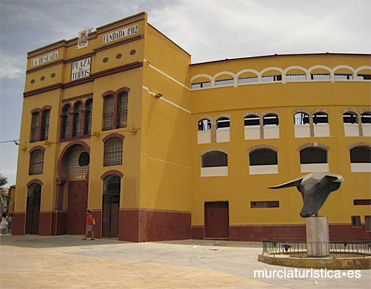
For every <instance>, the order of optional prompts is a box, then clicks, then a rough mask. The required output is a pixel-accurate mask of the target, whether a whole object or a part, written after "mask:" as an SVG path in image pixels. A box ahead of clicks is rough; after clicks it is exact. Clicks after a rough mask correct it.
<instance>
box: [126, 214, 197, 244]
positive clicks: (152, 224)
mask: <svg viewBox="0 0 371 289" xmlns="http://www.w3.org/2000/svg"><path fill="white" fill-rule="evenodd" d="M190 238H191V213H190V212H183V211H165V210H152V209H144V208H133V209H121V210H120V236H119V239H120V240H122V241H132V242H148V241H165V240H182V239H190Z"/></svg>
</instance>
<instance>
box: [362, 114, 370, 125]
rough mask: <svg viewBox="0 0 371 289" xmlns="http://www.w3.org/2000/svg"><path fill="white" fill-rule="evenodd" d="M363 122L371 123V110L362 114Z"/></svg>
mask: <svg viewBox="0 0 371 289" xmlns="http://www.w3.org/2000/svg"><path fill="white" fill-rule="evenodd" d="M361 122H362V123H371V112H364V113H362V114H361Z"/></svg>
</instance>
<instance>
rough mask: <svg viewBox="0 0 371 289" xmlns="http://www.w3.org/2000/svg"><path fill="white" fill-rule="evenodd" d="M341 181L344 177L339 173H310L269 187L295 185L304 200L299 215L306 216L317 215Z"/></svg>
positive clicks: (280, 187) (279, 187)
mask: <svg viewBox="0 0 371 289" xmlns="http://www.w3.org/2000/svg"><path fill="white" fill-rule="evenodd" d="M342 181H344V179H343V177H342V176H341V175H337V174H331V173H311V174H309V175H306V176H303V177H301V178H298V179H295V180H292V181H289V182H287V183H284V184H281V185H278V186H274V187H270V189H282V188H287V187H296V188H297V189H298V191H299V192H300V193H301V195H302V197H303V201H304V205H303V208H302V210H301V212H300V216H301V217H302V218H308V217H310V216H312V215H313V214H315V215H316V216H318V211H319V209H321V208H322V206H323V204H324V203H325V201H326V199H327V197H328V196H329V195H330V193H331V192H333V191H336V190H337V189H338V188H339V187H340V184H341V182H342Z"/></svg>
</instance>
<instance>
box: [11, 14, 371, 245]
mask: <svg viewBox="0 0 371 289" xmlns="http://www.w3.org/2000/svg"><path fill="white" fill-rule="evenodd" d="M370 56H371V55H369V54H339V53H318V54H291V55H267V56H259V57H246V58H239V59H225V60H216V61H211V62H206V63H191V56H190V55H189V54H188V53H187V52H186V51H184V50H183V49H182V48H181V47H179V46H178V45H177V44H175V43H174V42H172V41H171V40H170V39H169V38H167V37H166V36H165V35H163V34H162V33H161V32H159V31H158V30H156V29H155V28H154V27H153V26H152V25H150V24H149V23H148V22H147V14H146V13H140V14H137V15H133V16H130V17H127V18H125V19H122V20H119V21H116V22H113V23H110V24H107V25H105V26H102V27H98V28H97V29H96V30H95V31H83V32H81V33H80V35H79V37H78V38H75V39H71V40H61V41H59V42H56V43H52V44H50V45H47V46H44V47H41V48H39V49H36V50H34V51H31V52H29V53H28V60H27V71H26V84H25V91H24V95H23V96H24V101H23V114H22V123H21V134H20V141H19V155H18V171H17V183H16V199H15V210H14V223H13V234H17V235H22V234H38V235H42V236H50V235H61V234H84V230H85V212H86V209H90V210H91V211H92V213H93V215H94V217H95V219H96V221H97V223H96V225H95V226H94V230H95V234H96V236H98V237H103V238H105V237H108V238H118V239H119V240H126V241H135V242H143V241H153V240H171V239H189V238H194V239H207V238H210V239H229V240H248V241H260V240H262V239H272V238H276V239H277V238H305V220H304V219H302V218H301V217H300V216H299V213H300V210H301V207H302V199H301V195H300V193H299V192H298V191H297V190H296V188H287V189H285V190H278V191H277V190H269V189H268V187H269V186H274V185H278V184H281V183H284V182H286V181H289V180H291V179H295V178H298V177H301V176H304V175H306V174H309V173H311V172H332V173H337V174H341V175H342V176H343V177H344V182H343V183H342V185H341V187H340V189H339V190H338V191H335V192H333V193H332V194H331V195H330V196H329V198H328V200H327V202H326V203H325V205H324V206H323V208H322V209H321V210H320V215H323V216H328V219H329V223H330V238H331V239H333V240H334V239H362V238H368V237H369V233H368V231H369V230H370V219H371V212H370V208H371V207H370V205H371V196H370V192H371V184H370V172H371V164H370V155H371V154H370V151H371V144H370V137H371V109H370V99H371V98H370V91H371V57H370Z"/></svg>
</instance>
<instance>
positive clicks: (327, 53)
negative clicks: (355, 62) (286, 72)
mask: <svg viewBox="0 0 371 289" xmlns="http://www.w3.org/2000/svg"><path fill="white" fill-rule="evenodd" d="M305 55H360V56H371V54H368V53H336V52H334V53H332V52H322V53H321V52H319V53H288V54H277V53H276V54H268V55H258V56H247V57H237V58H226V59H219V60H211V61H205V62H198V63H191V64H190V66H193V65H199V64H207V63H214V62H224V61H231V60H242V59H254V58H264V57H275V56H305Z"/></svg>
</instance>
